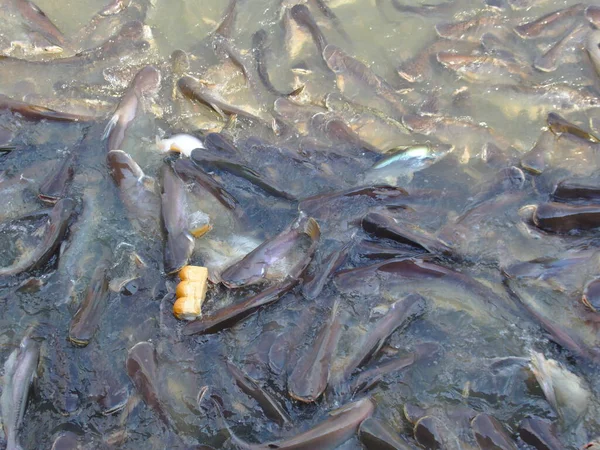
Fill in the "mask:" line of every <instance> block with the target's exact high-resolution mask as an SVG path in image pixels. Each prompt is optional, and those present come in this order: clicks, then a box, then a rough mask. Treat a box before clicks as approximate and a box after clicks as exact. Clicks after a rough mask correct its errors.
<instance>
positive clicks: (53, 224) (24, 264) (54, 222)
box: [0, 198, 75, 276]
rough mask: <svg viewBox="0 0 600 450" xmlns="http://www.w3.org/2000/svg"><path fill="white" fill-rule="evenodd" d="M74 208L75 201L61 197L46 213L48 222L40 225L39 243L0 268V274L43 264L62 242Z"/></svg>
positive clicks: (18, 271) (25, 269)
mask: <svg viewBox="0 0 600 450" xmlns="http://www.w3.org/2000/svg"><path fill="white" fill-rule="evenodd" d="M74 209H75V201H73V200H72V199H70V198H63V199H61V200H59V201H58V202H56V204H55V205H54V207H53V208H52V210H51V211H50V213H49V215H48V222H47V223H45V224H44V225H42V227H43V230H42V233H43V234H42V239H41V241H40V243H39V244H38V245H37V246H36V247H35V249H33V250H32V251H31V252H30V253H29V254H28V255H27V257H25V258H22V259H20V260H19V261H17V262H16V263H14V264H13V265H11V266H8V267H2V268H0V276H11V275H18V274H19V273H21V272H25V271H27V270H32V269H35V268H38V267H40V266H43V265H44V264H45V263H46V262H47V261H48V260H49V259H50V258H51V257H52V255H53V254H54V252H55V251H56V249H57V248H58V246H59V245H60V243H61V242H62V240H63V238H64V236H65V234H66V232H67V227H68V224H69V219H70V217H71V215H72V214H73V211H74Z"/></svg>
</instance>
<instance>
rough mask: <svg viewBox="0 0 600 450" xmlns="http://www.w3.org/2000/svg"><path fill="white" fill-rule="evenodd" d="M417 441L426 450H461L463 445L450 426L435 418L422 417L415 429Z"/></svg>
mask: <svg viewBox="0 0 600 450" xmlns="http://www.w3.org/2000/svg"><path fill="white" fill-rule="evenodd" d="M413 434H414V437H415V440H416V441H417V442H418V443H419V445H421V446H422V447H424V448H426V449H444V450H459V449H461V448H462V447H461V445H460V444H459V443H458V439H457V438H456V436H455V435H454V433H453V432H451V431H450V429H448V426H447V425H446V424H445V423H444V422H443V421H442V420H440V419H439V418H437V417H435V416H425V417H421V418H420V419H419V420H418V421H417V422H416V423H415V426H414V428H413Z"/></svg>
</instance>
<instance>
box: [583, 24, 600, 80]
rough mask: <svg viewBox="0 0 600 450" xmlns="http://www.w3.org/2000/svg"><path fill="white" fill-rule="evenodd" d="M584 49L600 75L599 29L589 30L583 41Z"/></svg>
mask: <svg viewBox="0 0 600 450" xmlns="http://www.w3.org/2000/svg"><path fill="white" fill-rule="evenodd" d="M585 50H586V51H587V54H588V55H589V57H590V60H591V61H592V64H593V65H594V69H596V73H597V74H598V76H600V31H594V32H590V33H589V34H588V37H587V39H586V42H585Z"/></svg>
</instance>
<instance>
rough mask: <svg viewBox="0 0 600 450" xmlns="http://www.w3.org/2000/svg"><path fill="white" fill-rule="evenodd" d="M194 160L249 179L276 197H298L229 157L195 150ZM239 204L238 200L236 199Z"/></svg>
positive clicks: (288, 198)
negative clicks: (213, 155)
mask: <svg viewBox="0 0 600 450" xmlns="http://www.w3.org/2000/svg"><path fill="white" fill-rule="evenodd" d="M191 158H192V160H193V161H194V162H195V163H197V165H202V166H206V165H208V166H213V167H216V168H218V169H221V170H223V171H225V172H229V173H231V174H233V175H235V176H238V177H241V178H244V179H246V180H248V181H249V182H250V183H252V184H254V185H255V186H258V187H259V188H261V189H262V190H263V191H265V192H267V193H268V194H271V195H273V196H275V197H279V198H283V199H285V200H290V201H295V200H296V197H295V196H294V195H293V194H291V193H289V192H287V191H286V190H285V189H284V188H279V187H277V186H275V185H274V183H272V182H270V181H268V180H266V179H265V177H263V176H262V175H261V174H259V173H258V172H256V171H255V170H254V169H251V168H250V167H248V166H245V165H244V164H241V163H237V162H232V161H230V160H227V159H215V158H212V157H210V156H209V157H207V156H205V155H204V152H203V151H199V150H194V151H192V155H191ZM236 204H237V201H236Z"/></svg>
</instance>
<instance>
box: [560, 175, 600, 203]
mask: <svg viewBox="0 0 600 450" xmlns="http://www.w3.org/2000/svg"><path fill="white" fill-rule="evenodd" d="M552 198H553V199H554V200H557V201H562V202H570V201H573V200H584V201H591V202H597V201H599V200H600V184H595V183H593V182H589V183H588V182H586V181H578V180H562V181H560V182H559V183H558V184H557V185H556V187H555V188H554V191H553V192H552Z"/></svg>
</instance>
